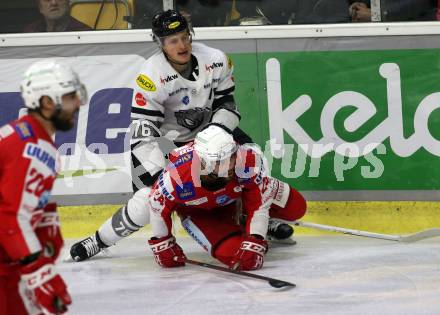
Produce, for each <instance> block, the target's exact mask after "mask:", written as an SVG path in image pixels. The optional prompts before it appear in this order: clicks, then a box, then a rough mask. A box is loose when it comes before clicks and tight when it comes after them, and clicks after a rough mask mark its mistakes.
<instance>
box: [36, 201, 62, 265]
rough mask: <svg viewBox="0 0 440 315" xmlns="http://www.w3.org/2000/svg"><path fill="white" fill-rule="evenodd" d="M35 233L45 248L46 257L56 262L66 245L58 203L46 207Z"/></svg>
mask: <svg viewBox="0 0 440 315" xmlns="http://www.w3.org/2000/svg"><path fill="white" fill-rule="evenodd" d="M35 233H36V234H37V237H38V240H39V241H40V243H41V246H42V247H43V248H44V256H47V257H50V258H51V259H52V260H53V261H55V260H56V259H57V258H58V256H59V254H60V252H61V249H62V248H63V245H64V241H63V236H62V235H61V231H60V220H59V217H58V213H57V204H56V203H49V204H47V205H46V207H44V213H43V216H42V218H41V221H40V222H39V223H38V225H37V228H36V229H35Z"/></svg>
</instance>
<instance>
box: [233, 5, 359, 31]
mask: <svg viewBox="0 0 440 315" xmlns="http://www.w3.org/2000/svg"><path fill="white" fill-rule="evenodd" d="M233 2H234V0H233ZM235 2H236V8H237V11H238V12H239V13H240V15H241V18H242V19H243V18H244V17H249V16H258V15H259V16H263V17H265V18H267V20H268V21H269V22H270V24H275V25H277V24H278V25H280V24H320V23H344V22H349V21H350V18H349V15H348V3H347V1H346V0H290V1H286V0H235Z"/></svg>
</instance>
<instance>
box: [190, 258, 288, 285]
mask: <svg viewBox="0 0 440 315" xmlns="http://www.w3.org/2000/svg"><path fill="white" fill-rule="evenodd" d="M185 262H186V263H187V264H192V265H197V266H200V267H205V268H209V269H214V270H219V271H223V272H227V273H233V274H236V275H239V276H243V277H249V278H254V279H260V280H264V281H267V282H268V283H269V285H270V286H272V287H274V288H284V287H292V288H294V287H296V285H295V284H294V283H290V282H287V281H284V280H279V279H274V278H269V277H265V276H261V275H256V274H253V273H249V272H245V271H239V270H233V269H229V268H226V267H221V266H216V265H211V264H207V263H204V262H201V261H196V260H191V259H185Z"/></svg>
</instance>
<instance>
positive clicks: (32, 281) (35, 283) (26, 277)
mask: <svg viewBox="0 0 440 315" xmlns="http://www.w3.org/2000/svg"><path fill="white" fill-rule="evenodd" d="M21 280H22V281H23V283H24V285H25V287H26V288H27V289H28V291H29V292H30V293H31V295H32V296H31V297H30V298H31V299H32V300H33V301H32V303H33V304H34V305H36V306H37V307H39V308H41V309H42V312H43V313H44V314H63V313H65V312H67V305H69V304H71V303H72V299H71V298H70V295H69V293H68V292H67V287H66V284H65V283H64V281H63V279H62V278H61V277H60V275H59V274H58V273H57V272H56V270H55V266H54V265H53V264H52V259H51V258H47V257H44V256H40V258H38V259H37V260H35V261H34V262H32V263H30V264H28V265H25V266H23V267H22V268H21Z"/></svg>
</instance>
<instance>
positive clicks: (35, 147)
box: [0, 116, 57, 270]
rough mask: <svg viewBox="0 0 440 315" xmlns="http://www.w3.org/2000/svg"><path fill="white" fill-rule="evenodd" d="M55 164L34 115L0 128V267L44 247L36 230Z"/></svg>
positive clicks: (49, 141) (51, 148)
mask: <svg viewBox="0 0 440 315" xmlns="http://www.w3.org/2000/svg"><path fill="white" fill-rule="evenodd" d="M56 167H57V149H56V147H55V145H54V143H53V141H52V139H51V137H50V136H49V134H48V133H47V132H46V130H45V129H44V128H43V127H42V126H41V124H40V123H39V122H38V121H37V120H36V119H34V118H33V117H32V116H24V117H22V118H21V119H19V120H17V121H14V122H11V123H10V124H7V125H5V126H2V127H0V267H1V265H3V266H4V264H5V263H11V262H14V261H17V260H19V259H21V258H24V257H26V256H28V255H30V254H32V253H35V252H38V251H40V250H41V244H40V242H39V241H38V238H37V237H36V235H35V232H34V230H35V227H36V225H37V223H38V222H39V221H40V220H41V216H42V214H43V208H44V206H45V205H46V204H47V203H48V201H49V199H50V195H51V190H52V186H53V183H54V180H55V177H56V173H57V172H56ZM1 269H2V268H0V270H1Z"/></svg>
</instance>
